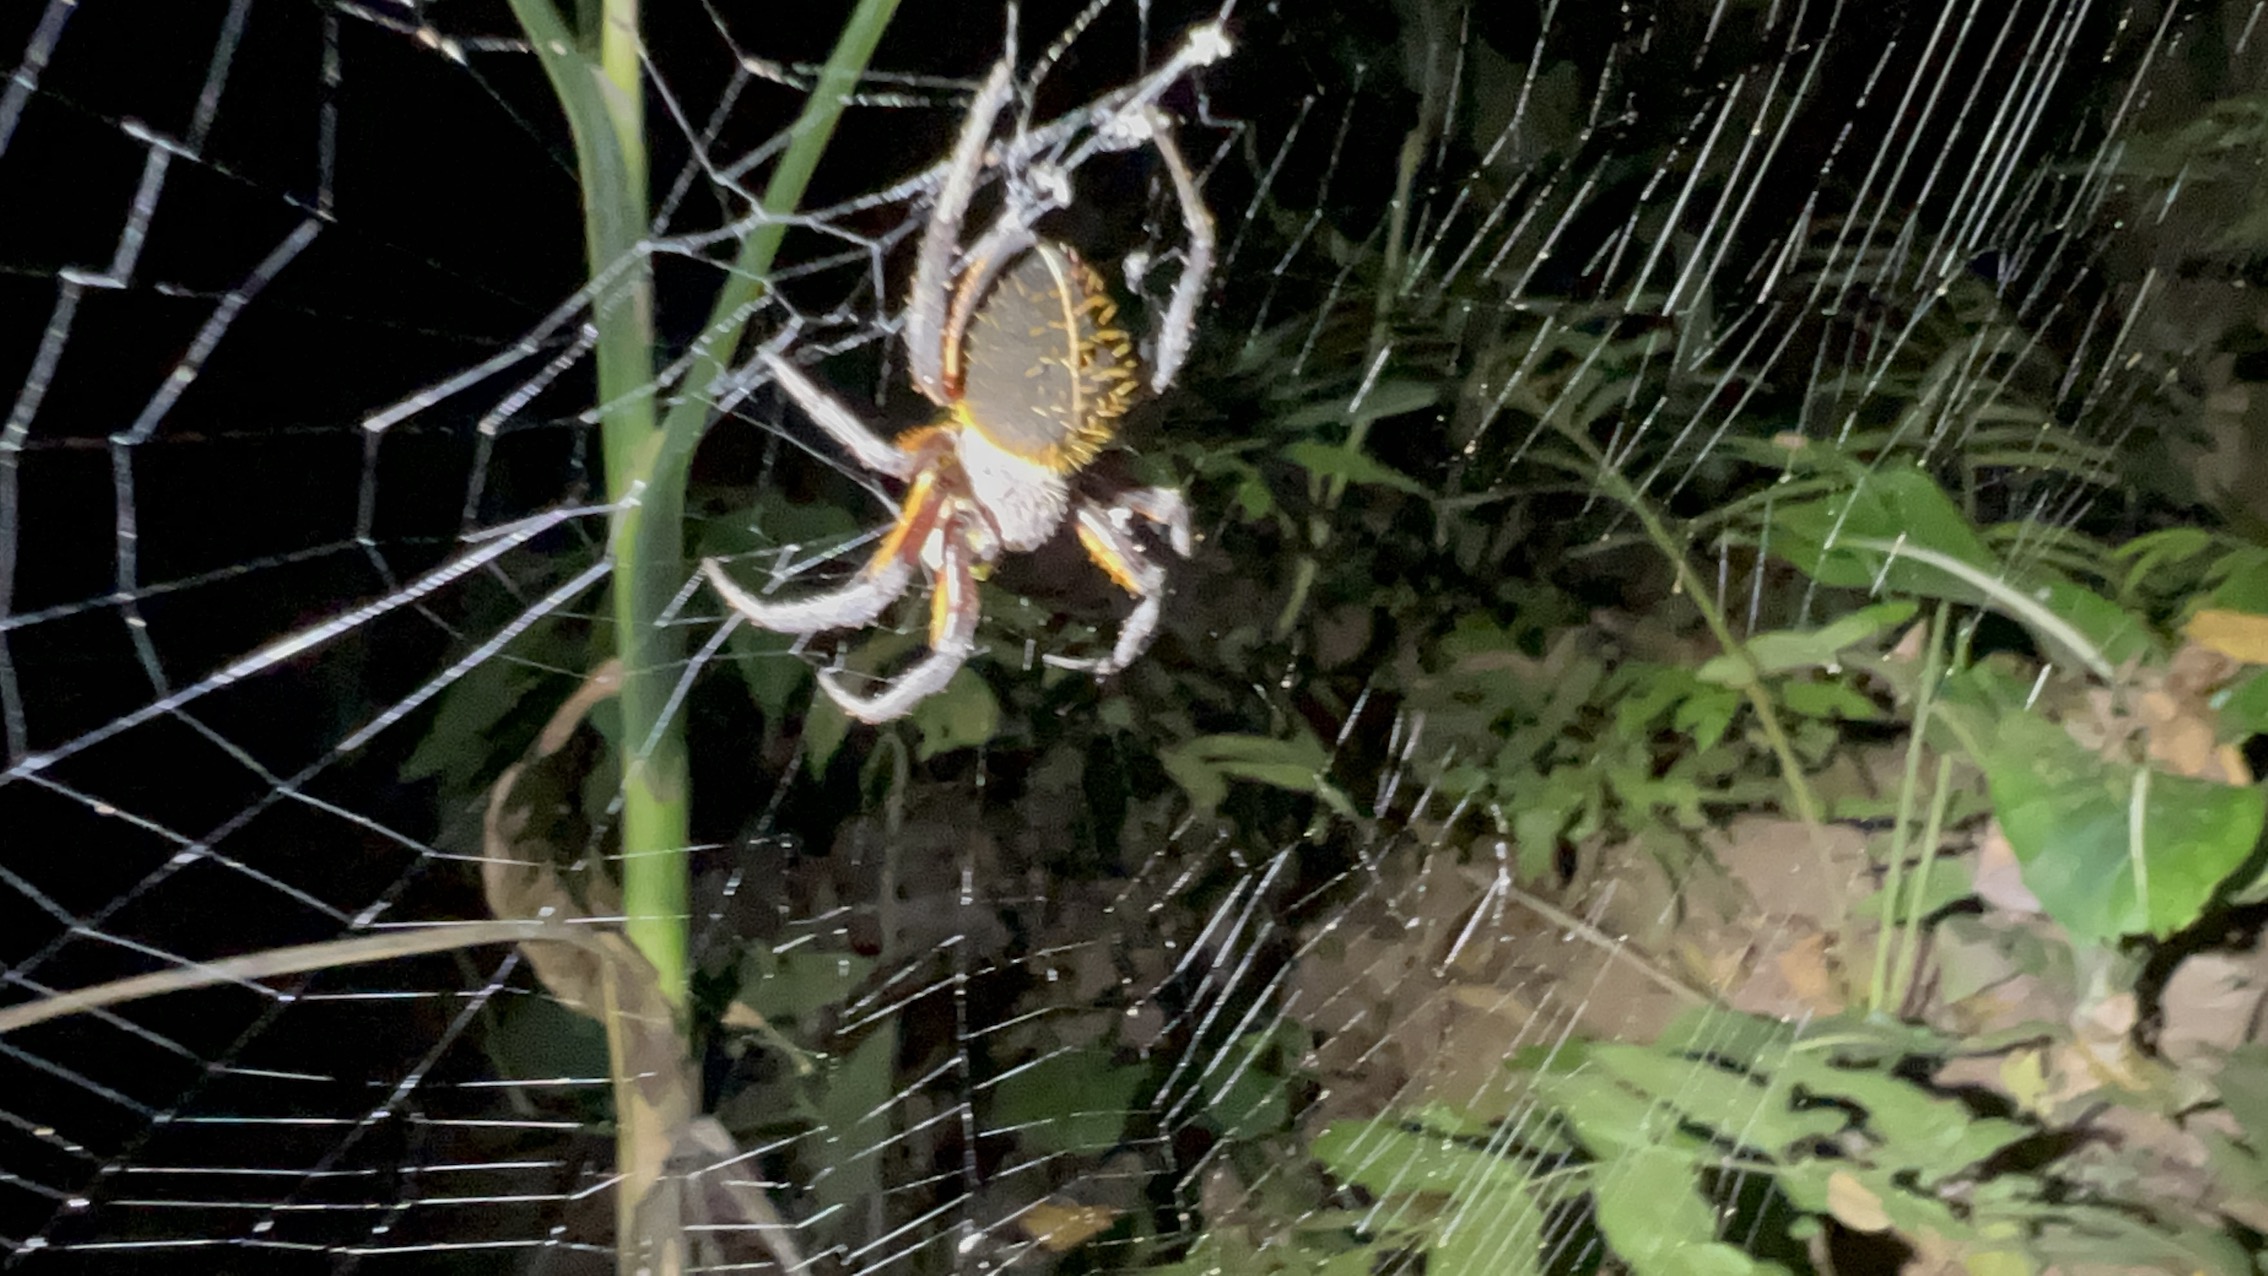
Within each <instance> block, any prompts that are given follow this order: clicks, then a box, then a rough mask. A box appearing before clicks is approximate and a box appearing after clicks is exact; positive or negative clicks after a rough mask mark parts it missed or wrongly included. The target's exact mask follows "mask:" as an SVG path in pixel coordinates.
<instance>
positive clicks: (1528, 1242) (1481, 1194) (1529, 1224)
mask: <svg viewBox="0 0 2268 1276" xmlns="http://www.w3.org/2000/svg"><path fill="white" fill-rule="evenodd" d="M1444 1213H1445V1215H1446V1217H1444V1218H1443V1219H1442V1221H1441V1223H1440V1224H1439V1226H1438V1228H1437V1230H1436V1231H1435V1233H1434V1242H1433V1245H1432V1246H1431V1248H1429V1249H1428V1250H1427V1252H1426V1259H1425V1269H1426V1270H1427V1271H1429V1272H1476V1273H1478V1272H1488V1273H1491V1276H1533V1274H1535V1273H1540V1272H1541V1271H1543V1265H1542V1261H1541V1260H1542V1257H1543V1241H1544V1232H1543V1228H1544V1217H1545V1215H1544V1211H1543V1210H1541V1209H1539V1208H1538V1207H1537V1205H1536V1202H1535V1200H1534V1199H1533V1198H1532V1197H1531V1196H1530V1195H1529V1194H1528V1193H1527V1192H1525V1191H1509V1190H1505V1189H1502V1188H1498V1189H1495V1190H1490V1191H1475V1190H1471V1189H1467V1190H1464V1191H1460V1192H1459V1193H1458V1194H1457V1199H1456V1204H1455V1205H1454V1206H1453V1207H1451V1208H1450V1209H1449V1210H1447V1211H1444ZM1367 1270H1376V1269H1375V1268H1373V1269H1367Z"/></svg>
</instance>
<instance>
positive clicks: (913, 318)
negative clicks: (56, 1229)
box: [906, 61, 1009, 406]
mask: <svg viewBox="0 0 2268 1276" xmlns="http://www.w3.org/2000/svg"><path fill="white" fill-rule="evenodd" d="M1008 74H1009V66H1008V63H1007V62H1005V61H1003V62H1001V63H1000V65H998V66H996V67H994V68H992V74H991V75H990V76H988V77H986V79H985V82H984V87H983V88H980V89H978V90H977V95H976V100H975V101H974V102H971V103H970V104H969V118H968V121H967V122H966V123H964V124H963V125H962V126H961V139H960V140H959V141H957V142H955V143H954V144H953V158H952V161H951V162H950V163H949V164H947V165H946V167H945V185H944V186H943V187H942V188H941V189H939V190H938V192H937V204H936V206H935V207H934V208H933V209H932V210H931V211H930V214H929V225H928V227H927V228H926V229H924V230H923V231H922V233H921V255H920V257H919V258H918V259H917V260H916V262H915V264H914V283H913V297H912V299H911V300H910V301H908V302H907V304H906V353H907V356H908V358H909V359H910V361H911V363H912V365H913V379H914V385H915V386H916V387H917V388H918V389H920V391H921V392H922V393H923V394H925V395H927V396H929V401H930V402H931V403H935V404H938V405H940V406H942V405H946V404H950V403H951V402H952V401H953V397H954V392H953V390H952V388H951V387H949V386H948V385H947V384H946V380H945V356H946V352H947V350H948V349H949V348H950V347H949V346H948V345H947V343H946V341H945V338H944V330H945V327H946V323H947V317H946V306H947V303H948V302H949V301H950V300H951V299H952V295H953V286H952V282H953V254H954V253H956V252H959V251H960V248H961V219H962V218H963V217H966V216H967V215H968V211H969V198H970V197H971V196H973V195H974V194H976V184H977V177H978V176H979V175H980V174H981V173H983V171H984V152H985V147H986V144H987V143H989V142H991V141H992V126H993V123H994V122H995V121H997V120H998V119H999V118H1000V108H1001V107H1003V106H1005V105H1007V102H1008Z"/></svg>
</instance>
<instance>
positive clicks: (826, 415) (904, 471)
mask: <svg viewBox="0 0 2268 1276" xmlns="http://www.w3.org/2000/svg"><path fill="white" fill-rule="evenodd" d="M757 357H758V358H760V359H762V360H763V361H764V368H765V370H766V371H768V372H770V373H771V374H772V384H774V385H777V386H778V387H779V388H780V389H782V390H784V391H786V392H787V396H788V397H789V398H791V399H793V400H795V405H796V406H797V407H799V408H802V409H803V414H804V415H805V416H807V417H810V418H811V421H812V424H814V425H817V426H818V427H819V428H820V429H822V430H825V431H826V432H827V436H828V437H829V438H831V439H833V440H834V441H835V442H837V443H839V444H841V445H842V449H843V451H845V452H848V453H850V456H851V459H852V460H854V461H856V462H858V463H859V464H860V465H861V466H863V467H865V468H866V469H869V470H872V471H874V472H875V473H876V474H886V475H888V476H889V477H891V478H896V479H904V478H912V477H913V474H914V471H915V470H916V469H919V468H920V466H921V460H922V458H921V457H919V456H917V455H915V454H914V453H912V452H910V451H908V450H906V449H905V448H904V447H902V446H901V445H899V444H897V443H893V442H891V441H890V440H889V439H886V438H883V437H882V436H881V435H879V434H877V433H875V432H874V428H873V427H872V426H869V425H868V424H867V423H866V422H865V420H864V419H862V418H861V417H860V416H859V415H858V413H856V412H853V411H851V410H850V409H849V408H848V407H846V406H844V405H843V402H842V400H840V399H837V398H836V397H835V396H834V395H832V394H829V393H828V392H827V390H826V389H825V387H823V386H821V385H820V384H819V383H818V382H816V381H813V380H812V379H811V378H810V377H808V376H806V375H804V372H803V369H801V368H799V367H796V366H795V365H794V364H792V363H789V362H788V361H787V360H786V359H783V358H781V357H780V356H779V355H778V354H777V353H775V352H773V351H770V350H766V351H764V352H763V353H762V354H760V355H758V356H757Z"/></svg>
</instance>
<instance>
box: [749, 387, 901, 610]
mask: <svg viewBox="0 0 2268 1276" xmlns="http://www.w3.org/2000/svg"><path fill="white" fill-rule="evenodd" d="M757 357H758V358H760V359H762V360H763V361H764V367H765V369H766V370H767V371H769V372H770V373H771V374H772V383H773V384H774V385H777V386H778V387H779V388H780V389H782V390H784V391H786V392H787V396H788V397H789V398H791V399H793V400H795V405H796V406H797V407H799V408H802V409H803V414H804V415H805V416H808V417H810V418H811V421H812V424H814V425H817V426H818V427H819V428H820V429H822V430H825V431H826V432H827V434H828V437H830V438H832V439H834V440H835V442H837V443H840V444H842V447H843V450H844V451H845V452H848V453H850V455H851V459H852V460H854V461H856V462H858V463H859V464H860V465H862V466H864V467H865V468H867V469H869V470H872V471H874V472H875V473H877V474H887V475H889V476H890V477H891V478H899V479H902V478H911V477H913V473H914V471H915V470H916V469H917V468H919V465H920V458H918V457H916V456H914V455H913V454H911V453H909V452H907V451H905V450H903V449H901V448H899V447H898V446H897V445H896V444H894V443H892V442H891V441H890V440H888V439H886V438H883V437H882V436H881V435H879V434H876V433H875V432H874V428H873V427H872V426H870V425H868V424H867V423H866V422H865V421H863V420H861V419H860V418H859V415H858V413H856V412H853V411H851V410H850V409H849V408H848V407H845V406H844V405H843V401H842V400H840V399H838V398H836V397H835V396H834V395H832V394H829V393H828V392H827V391H826V390H825V389H824V388H822V387H821V386H820V385H819V383H818V382H816V381H813V380H812V379H811V378H810V377H808V376H806V375H804V371H803V369H801V368H799V367H796V366H795V365H794V364H792V363H789V362H788V361H787V360H786V359H783V358H781V357H780V356H779V355H778V354H777V353H775V352H773V351H770V350H766V351H764V352H763V353H762V354H760V355H758V356H757ZM798 632H802V631H798Z"/></svg>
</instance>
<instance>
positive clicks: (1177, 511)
mask: <svg viewBox="0 0 2268 1276" xmlns="http://www.w3.org/2000/svg"><path fill="white" fill-rule="evenodd" d="M1129 514H1138V515H1140V516H1141V517H1143V518H1147V519H1149V520H1150V521H1152V522H1154V523H1158V524H1160V525H1162V526H1163V527H1165V528H1166V530H1167V534H1168V535H1169V536H1170V537H1171V538H1172V540H1173V545H1174V549H1175V550H1177V551H1179V552H1180V553H1182V554H1185V555H1186V554H1187V553H1188V552H1189V509H1188V507H1187V505H1185V504H1184V503H1183V502H1182V499H1181V493H1179V492H1176V491H1174V490H1172V489H1171V488H1163V487H1146V488H1140V489H1138V490H1136V491H1133V492H1128V493H1127V494H1126V495H1125V496H1123V497H1121V498H1120V499H1119V500H1118V501H1116V502H1114V503H1112V504H1110V505H1102V504H1098V503H1096V502H1095V501H1092V500H1082V501H1081V502H1080V503H1079V508H1078V511H1077V513H1075V514H1074V515H1073V516H1072V517H1073V522H1072V527H1073V530H1075V531H1076V532H1077V533H1078V535H1079V544H1080V546H1081V547H1082V548H1084V549H1085V550H1086V551H1087V557H1089V558H1091V559H1093V560H1094V561H1095V566H1097V567H1100V568H1102V569H1103V572H1104V573H1105V574H1106V575H1108V576H1109V577H1110V578H1111V580H1112V581H1114V582H1116V583H1117V585H1118V587H1119V588H1120V589H1123V590H1125V591H1126V592H1127V593H1129V594H1132V595H1134V597H1135V600H1136V601H1135V604H1134V610H1133V612H1132V613H1131V614H1129V615H1128V616H1127V617H1126V623H1125V624H1124V625H1121V626H1120V627H1119V630H1118V643H1117V645H1116V646H1114V647H1112V648H1111V651H1110V654H1109V655H1107V656H1099V657H1094V658H1091V659H1077V658H1073V657H1068V656H1053V655H1051V656H1048V657H1046V660H1047V663H1049V664H1051V665H1054V666H1055V667H1056V668H1058V669H1080V670H1085V671H1086V672H1088V673H1092V674H1094V675H1095V676H1097V677H1102V676H1104V675H1107V674H1113V673H1117V672H1118V671H1119V670H1121V669H1124V668H1125V667H1126V666H1128V665H1130V664H1133V663H1134V660H1135V658H1136V657H1138V656H1140V655H1141V654H1142V652H1143V651H1144V650H1145V649H1146V648H1148V647H1149V645H1150V635H1151V634H1152V633H1154V632H1156V630H1157V627H1158V614H1159V613H1160V612H1161V611H1163V610H1164V608H1165V584H1166V573H1165V568H1163V567H1160V566H1158V565H1157V564H1156V563H1154V562H1152V561H1150V556H1149V555H1148V554H1147V553H1145V552H1143V549H1142V545H1141V542H1139V541H1137V540H1135V539H1134V535H1133V533H1132V532H1131V531H1130V530H1128V529H1127V527H1126V516H1127V515H1129Z"/></svg>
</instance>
